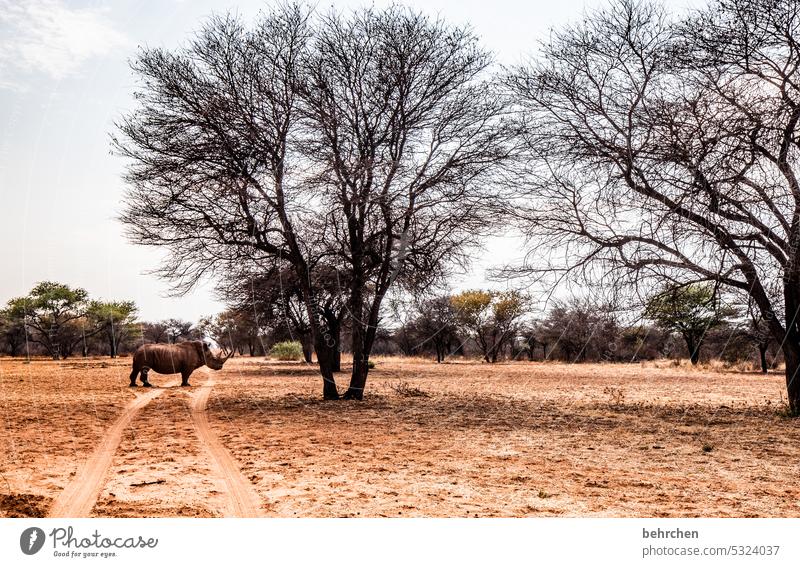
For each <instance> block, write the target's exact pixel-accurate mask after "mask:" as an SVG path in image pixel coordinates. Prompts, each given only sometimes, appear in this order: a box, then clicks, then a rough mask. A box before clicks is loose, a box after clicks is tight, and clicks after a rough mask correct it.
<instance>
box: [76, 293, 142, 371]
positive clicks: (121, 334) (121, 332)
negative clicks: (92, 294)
mask: <svg viewBox="0 0 800 567" xmlns="http://www.w3.org/2000/svg"><path fill="white" fill-rule="evenodd" d="M137 312H138V308H137V307H136V304H135V303H134V302H133V301H92V302H91V303H90V304H89V308H88V310H87V316H88V319H89V320H90V321H91V324H92V327H93V328H95V329H98V332H99V333H100V334H101V335H103V336H104V337H105V339H106V341H107V344H108V352H109V354H110V355H111V358H116V357H117V353H118V352H119V347H120V345H121V344H122V343H123V342H124V341H126V340H127V339H130V338H133V337H134V336H136V334H137V333H138V332H139V329H138V328H137V326H136V314H137Z"/></svg>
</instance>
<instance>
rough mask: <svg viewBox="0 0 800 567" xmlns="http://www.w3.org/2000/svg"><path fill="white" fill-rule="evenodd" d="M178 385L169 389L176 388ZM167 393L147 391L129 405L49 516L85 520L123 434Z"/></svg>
mask: <svg viewBox="0 0 800 567" xmlns="http://www.w3.org/2000/svg"><path fill="white" fill-rule="evenodd" d="M175 384H176V383H173V384H171V385H170V386H167V387H174V386H175ZM163 392H164V390H163V389H162V388H156V389H152V390H147V391H145V393H143V394H141V395H137V396H136V398H135V399H133V400H132V401H131V402H130V403H129V404H128V405H127V406H125V409H123V410H122V414H121V415H120V416H119V418H117V420H116V421H115V422H114V423H113V424H112V425H111V427H109V428H108V431H106V433H105V435H104V436H103V438H102V439H101V440H100V443H99V444H98V446H97V449H96V450H95V451H94V453H92V455H91V456H90V457H89V459H88V460H87V461H86V463H85V464H84V465H83V466H82V467H81V469H80V470H79V471H78V473H77V474H76V475H75V477H74V478H73V479H72V480H71V481H70V483H69V484H68V485H67V486H66V487H65V488H64V490H62V491H61V493H60V494H59V495H58V497H57V498H56V500H55V502H54V503H53V506H52V508H51V509H50V512H49V513H48V516H50V517H51V518H84V517H87V516H88V515H89V514H90V513H91V511H92V508H94V505H95V502H97V496H98V495H99V494H100V490H101V489H102V488H103V481H104V480H105V476H106V473H107V472H108V467H109V466H110V465H111V460H112V459H113V458H114V453H115V452H116V450H117V447H118V446H119V443H120V441H121V440H122V433H123V431H125V429H126V428H127V427H128V426H129V425H130V424H131V421H133V418H134V416H135V415H136V413H137V412H138V411H139V410H140V409H142V408H143V407H144V406H146V405H147V404H148V403H150V401H151V400H153V399H154V398H156V397H158V396H160V395H161V394H162V393H163Z"/></svg>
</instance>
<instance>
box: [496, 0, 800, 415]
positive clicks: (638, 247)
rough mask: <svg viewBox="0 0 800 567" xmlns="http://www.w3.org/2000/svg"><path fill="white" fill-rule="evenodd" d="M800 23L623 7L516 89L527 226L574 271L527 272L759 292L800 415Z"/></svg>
mask: <svg viewBox="0 0 800 567" xmlns="http://www.w3.org/2000/svg"><path fill="white" fill-rule="evenodd" d="M799 23H800V14H799V13H798V10H797V4H796V2H791V1H788V0H785V1H783V0H755V1H753V0H718V1H715V2H713V3H712V4H711V5H710V6H709V7H708V8H707V9H705V10H703V11H701V12H699V13H697V14H695V15H692V16H690V17H687V18H684V19H683V20H682V21H679V22H673V21H670V19H669V18H668V17H667V15H666V14H665V13H664V11H663V10H662V9H661V8H659V7H657V6H654V5H652V4H649V3H645V2H643V3H638V2H635V1H634V0H619V1H616V2H615V3H613V4H612V5H611V7H610V8H609V9H607V10H602V11H598V12H594V13H592V14H590V15H588V16H587V17H586V19H585V20H584V21H583V22H582V23H580V24H579V25H576V26H573V27H567V28H564V29H562V30H559V31H556V32H555V33H554V34H553V36H552V40H551V42H550V43H548V44H547V45H544V46H543V48H542V56H541V58H540V60H539V61H538V62H535V63H532V64H530V65H527V66H523V67H520V68H517V69H515V70H514V71H513V72H511V73H510V74H509V77H508V85H509V86H510V88H511V91H512V92H513V94H514V95H515V96H516V97H517V99H518V102H519V111H520V113H519V117H520V120H519V124H520V127H521V128H522V130H523V131H524V136H522V138H523V141H524V143H525V145H526V146H527V148H528V150H529V153H528V158H529V162H528V165H526V167H525V168H523V171H522V172H523V173H525V175H526V178H525V179H526V181H527V182H528V183H527V185H526V189H527V196H526V200H527V203H528V207H527V210H526V211H524V212H523V213H522V214H521V215H520V217H521V218H522V219H523V222H522V225H523V227H524V228H525V230H527V231H528V235H529V236H530V237H531V239H533V240H534V241H537V242H546V243H547V244H548V245H549V246H551V247H552V249H553V250H554V253H555V254H557V255H559V256H560V257H561V258H565V259H566V262H565V263H563V264H562V263H559V264H558V265H556V263H552V264H550V265H549V266H547V265H543V266H540V267H535V266H528V267H527V268H525V269H524V271H529V272H530V271H531V270H532V271H533V272H535V273H542V269H548V268H552V269H553V270H555V273H556V274H560V275H565V274H567V273H569V274H572V275H577V274H580V275H581V276H582V277H586V276H593V275H597V274H600V277H601V278H604V279H605V281H606V282H607V283H608V284H610V285H614V286H617V285H623V284H634V285H638V284H643V283H645V284H647V285H648V286H650V285H653V284H654V283H663V282H664V281H665V280H666V281H667V282H673V283H681V284H688V283H691V282H699V281H710V282H714V283H715V285H719V286H723V287H725V288H727V289H733V290H738V291H741V292H744V293H746V294H748V295H749V296H750V297H751V298H752V300H753V303H754V304H755V305H757V306H758V309H759V311H760V313H761V316H762V317H763V319H764V320H765V321H766V322H767V323H768V325H769V329H770V333H771V334H772V336H773V338H774V339H775V341H777V342H778V343H779V344H781V345H782V349H783V352H784V355H785V358H786V383H787V390H788V398H789V404H790V406H791V409H792V410H793V411H795V412H797V411H800V380H797V379H796V376H797V373H798V371H800V330H799V329H798V321H797V315H798V309H800V250H798V243H800V184H798V181H797V178H796V156H797V144H798V139H799V138H798V136H797V134H798V128H797V125H798V120H800V92H798V87H797V85H798V79H799V78H800V76H799V75H798V68H800V49H798V45H799V44H798V40H800V36H798V24H799ZM555 258H556V256H555V255H554V256H551V259H552V260H553V261H554V262H555ZM780 280H782V286H780V287H782V289H780V290H779V292H778V293H773V292H772V291H771V290H772V289H773V287H772V285H771V284H772V282H775V281H780ZM781 315H783V317H781ZM781 319H783V320H781Z"/></svg>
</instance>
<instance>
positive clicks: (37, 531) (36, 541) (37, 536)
mask: <svg viewBox="0 0 800 567" xmlns="http://www.w3.org/2000/svg"><path fill="white" fill-rule="evenodd" d="M45 539H46V538H45V535H44V530H43V529H42V528H36V527H34V528H27V529H25V530H23V531H22V534H21V535H20V536H19V548H20V549H21V550H22V553H24V554H25V555H36V554H37V553H39V551H40V550H41V549H42V546H44V542H45Z"/></svg>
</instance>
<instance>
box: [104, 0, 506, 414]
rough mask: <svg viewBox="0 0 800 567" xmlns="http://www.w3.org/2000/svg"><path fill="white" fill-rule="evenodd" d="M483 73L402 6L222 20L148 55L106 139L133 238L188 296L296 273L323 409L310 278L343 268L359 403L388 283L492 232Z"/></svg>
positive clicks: (487, 93)
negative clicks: (159, 256) (227, 279)
mask: <svg viewBox="0 0 800 567" xmlns="http://www.w3.org/2000/svg"><path fill="white" fill-rule="evenodd" d="M489 64H490V58H489V56H488V55H487V53H486V52H484V51H483V50H482V49H481V48H480V47H479V46H478V44H477V40H476V38H475V36H474V35H473V34H472V33H470V32H469V31H468V30H466V29H461V28H455V27H452V26H449V25H447V24H446V23H444V22H442V21H439V20H432V19H429V18H427V17H425V16H422V15H420V14H418V13H414V12H411V11H408V10H405V9H402V8H398V7H392V8H389V9H386V10H373V9H366V10H359V11H356V12H353V13H351V14H348V15H346V16H343V15H341V14H338V13H335V12H331V13H328V14H327V15H324V16H321V17H314V18H312V17H311V16H310V15H309V14H308V12H306V11H305V10H304V9H302V8H301V7H298V6H288V7H283V8H279V9H276V10H274V11H270V12H268V13H267V14H266V15H264V16H263V17H262V18H261V19H260V20H259V22H258V23H257V24H256V25H255V26H253V27H252V28H247V27H245V26H244V24H242V23H241V22H240V21H238V20H237V19H236V18H233V17H230V16H228V17H221V18H214V19H212V20H210V22H209V23H208V24H207V25H206V27H205V28H204V29H202V30H201V31H200V32H199V33H198V34H197V36H196V39H195V40H194V41H192V42H191V43H190V44H189V45H188V46H187V47H186V48H185V49H179V50H176V51H167V50H164V49H144V50H142V51H141V52H140V54H139V56H138V57H137V58H136V60H135V61H134V63H133V69H134V71H135V72H136V75H137V76H138V79H139V81H140V88H139V90H138V92H137V98H138V100H139V102H140V104H139V106H138V107H137V108H136V109H135V110H134V111H133V112H132V113H130V114H129V115H127V116H126V117H125V118H124V119H123V120H122V121H121V122H120V124H119V131H120V133H119V135H118V137H116V138H115V140H114V144H115V146H116V149H117V151H118V152H119V153H121V154H122V155H123V156H125V157H126V158H128V160H129V161H130V166H129V169H128V173H127V176H126V180H127V183H128V186H129V189H128V193H127V198H126V209H125V211H124V213H123V215H122V219H123V221H124V222H125V223H126V224H127V225H128V227H129V236H130V238H131V239H132V240H133V241H135V242H139V243H142V244H146V245H155V246H165V247H167V248H168V249H169V251H170V255H169V257H168V258H167V260H166V263H165V264H164V265H163V267H162V270H161V274H162V275H163V276H165V277H168V278H170V279H172V280H174V281H175V283H176V289H177V290H178V291H186V290H188V289H190V288H191V287H192V286H193V285H194V284H195V283H196V282H197V281H198V280H199V279H200V278H202V277H204V276H211V277H213V275H214V274H215V272H217V273H218V272H219V270H220V269H227V268H230V267H231V266H239V265H267V266H275V265H280V264H282V263H286V264H287V265H289V266H291V268H292V270H294V272H295V274H296V277H297V282H298V283H299V285H300V286H301V295H302V298H303V302H304V305H305V308H306V310H307V314H308V320H309V323H310V325H311V330H312V334H313V336H314V343H315V351H316V353H317V359H318V362H319V367H320V371H321V374H322V377H323V381H324V386H323V395H324V397H325V398H328V399H335V398H338V397H339V394H338V390H337V388H336V384H335V381H334V376H333V371H332V361H333V359H334V353H333V350H332V344H333V341H331V340H329V339H330V336H329V335H330V333H329V332H328V330H327V328H326V323H325V319H324V317H322V316H321V306H320V302H321V299H320V297H321V296H322V295H324V294H322V293H321V291H320V290H319V289H317V287H316V283H315V282H318V281H320V279H319V278H317V277H316V275H315V270H317V269H319V268H321V267H322V269H326V270H327V269H330V267H331V266H333V267H334V268H335V269H337V270H343V271H345V272H346V273H347V278H346V281H347V286H346V287H345V288H344V289H343V290H342V292H343V294H344V295H345V297H346V303H347V307H348V313H347V316H348V317H349V319H350V321H349V326H350V328H351V329H352V337H353V338H352V350H353V370H352V375H351V381H350V387H349V388H348V390H347V392H346V394H345V397H347V398H356V399H361V398H362V396H363V391H364V386H365V383H366V378H367V371H368V358H369V353H370V351H371V349H372V345H373V343H374V340H375V333H376V329H377V323H378V319H379V316H380V309H381V304H382V301H383V298H384V297H385V295H386V293H387V290H388V289H389V287H390V286H391V285H392V284H393V282H395V281H397V282H398V283H406V284H409V285H410V284H411V283H413V282H416V283H417V284H420V283H421V282H424V281H425V280H426V279H429V278H430V277H433V276H435V275H436V274H442V273H443V272H444V270H445V266H446V265H448V264H449V263H452V262H455V261H459V260H462V259H463V258H464V251H465V249H466V248H467V247H468V246H470V245H472V244H477V243H478V242H479V241H480V238H481V235H482V234H485V233H486V232H487V231H488V230H490V229H491V226H492V222H491V220H492V218H491V210H492V207H491V204H492V200H493V197H492V195H493V193H492V191H491V187H490V186H489V177H490V175H491V174H492V172H493V171H494V170H495V168H496V166H497V165H498V164H499V163H500V162H502V161H503V159H504V158H505V157H506V155H507V149H506V142H507V137H508V131H507V128H506V127H505V125H504V123H503V121H502V119H501V117H502V113H503V110H504V108H503V103H502V99H501V98H500V97H498V96H496V93H494V92H493V88H492V84H491V82H489V81H487V80H486V77H485V73H486V70H487V67H488V66H489ZM323 260H324V261H323Z"/></svg>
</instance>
